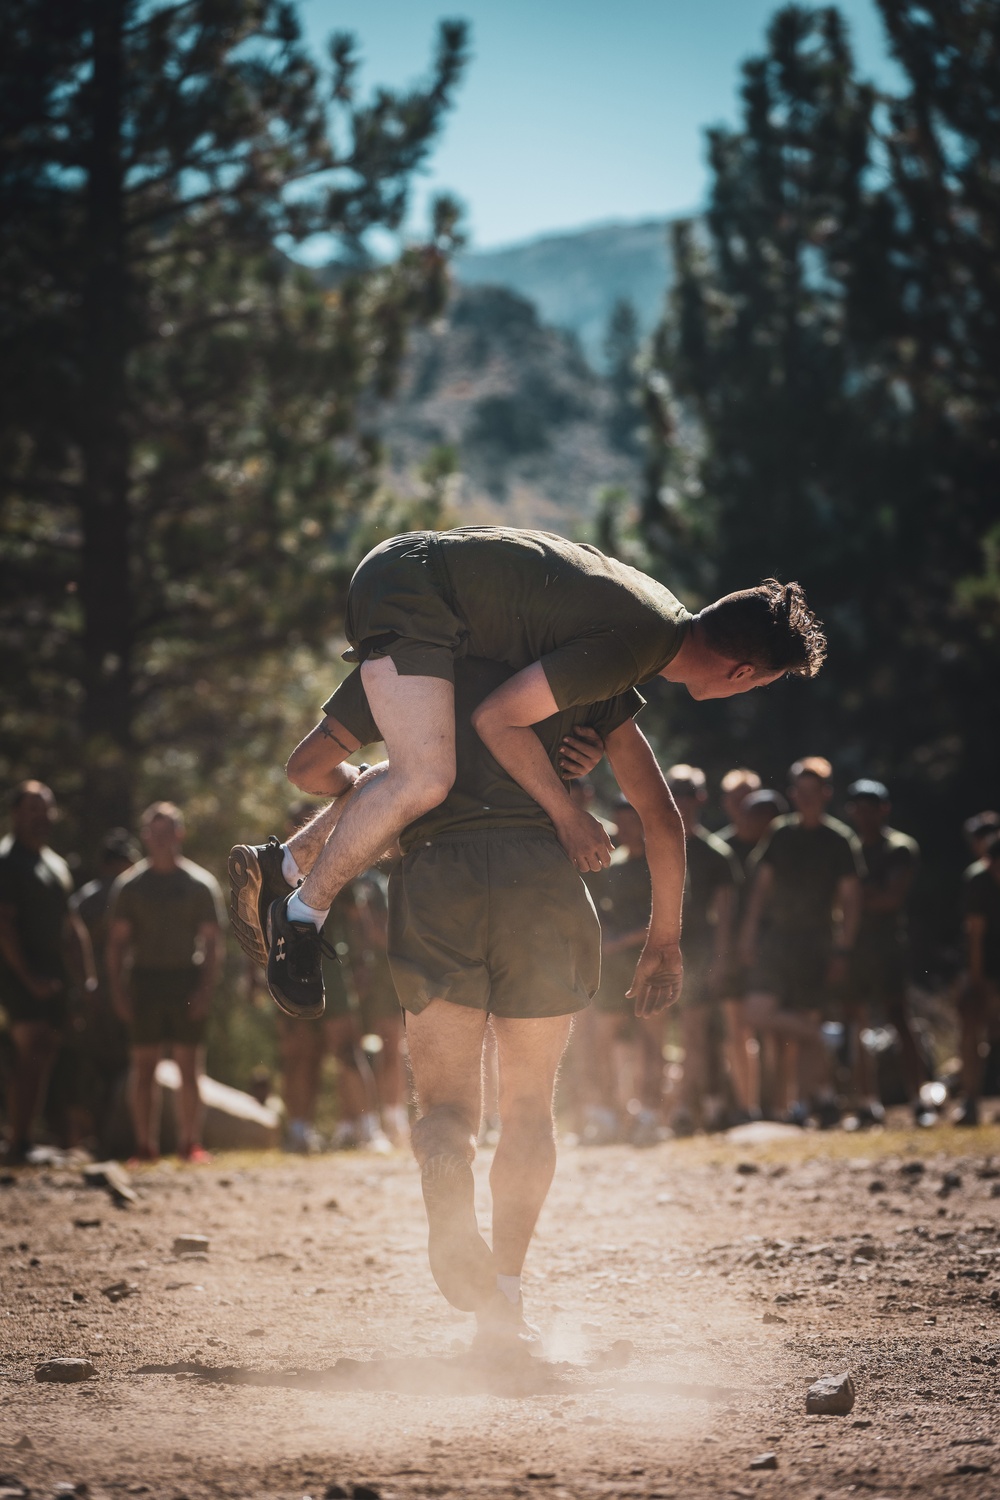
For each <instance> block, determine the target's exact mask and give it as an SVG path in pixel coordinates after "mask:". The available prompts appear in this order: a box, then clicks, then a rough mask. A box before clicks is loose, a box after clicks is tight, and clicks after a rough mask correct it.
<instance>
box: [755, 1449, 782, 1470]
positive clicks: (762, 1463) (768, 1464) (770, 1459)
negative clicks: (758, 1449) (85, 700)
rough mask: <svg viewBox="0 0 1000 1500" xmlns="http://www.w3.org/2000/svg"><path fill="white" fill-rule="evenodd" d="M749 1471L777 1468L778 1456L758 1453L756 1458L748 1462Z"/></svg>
mask: <svg viewBox="0 0 1000 1500" xmlns="http://www.w3.org/2000/svg"><path fill="white" fill-rule="evenodd" d="M750 1467H751V1469H776V1468H777V1467H778V1455H777V1454H776V1453H758V1454H757V1457H756V1458H752V1459H751V1460H750Z"/></svg>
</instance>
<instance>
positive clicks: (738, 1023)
mask: <svg viewBox="0 0 1000 1500" xmlns="http://www.w3.org/2000/svg"><path fill="white" fill-rule="evenodd" d="M722 1013H723V1015H724V1016H725V1020H726V1062H727V1064H728V1066H729V1082H730V1087H731V1088H732V1091H733V1098H734V1099H735V1100H736V1106H737V1108H738V1109H740V1110H742V1111H743V1112H744V1114H749V1113H750V1108H751V1106H750V1099H751V1089H752V1082H751V1061H750V1052H749V1043H750V1028H749V1027H748V1026H747V1023H746V1017H745V1015H744V1012H743V1001H742V1000H723V1002H722ZM758 1091H759V1085H758ZM759 1103H760V1101H759V1099H758V1100H757V1107H758V1108H759Z"/></svg>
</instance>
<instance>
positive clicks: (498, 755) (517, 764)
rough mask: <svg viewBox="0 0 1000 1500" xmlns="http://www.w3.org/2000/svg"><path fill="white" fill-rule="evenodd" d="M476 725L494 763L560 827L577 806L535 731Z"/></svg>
mask: <svg viewBox="0 0 1000 1500" xmlns="http://www.w3.org/2000/svg"><path fill="white" fill-rule="evenodd" d="M473 722H474V723H475V727H476V729H477V731H478V733H479V736H480V738H481V739H482V741H483V743H484V744H485V746H486V748H487V749H488V750H489V752H490V754H491V755H492V756H493V758H494V760H496V761H497V762H499V764H500V765H501V766H502V767H503V768H504V770H505V771H506V772H507V774H508V776H510V777H512V778H513V780H514V781H516V782H517V784H518V786H520V787H523V788H524V790H525V791H526V792H527V793H528V795H529V797H533V798H534V800H535V801H536V802H537V803H538V805H539V806H540V807H541V808H543V809H544V810H545V812H547V813H548V815H549V817H550V818H551V819H552V821H553V823H554V824H555V825H556V827H557V828H558V827H559V825H560V823H561V822H562V821H563V819H564V818H565V817H566V816H567V814H568V813H569V812H570V811H571V809H572V807H573V804H572V802H571V801H570V796H569V792H568V790H567V787H566V783H565V782H564V781H563V780H562V779H561V778H560V776H559V775H558V773H557V772H556V771H555V770H554V768H553V766H552V762H551V761H550V760H549V757H548V755H547V754H546V753H545V750H544V748H543V746H542V742H541V740H540V739H539V738H538V736H537V734H536V733H535V731H534V730H533V729H530V728H527V727H526V726H520V725H512V724H498V723H495V722H485V723H483V724H480V723H478V722H476V721H475V719H474V721H473Z"/></svg>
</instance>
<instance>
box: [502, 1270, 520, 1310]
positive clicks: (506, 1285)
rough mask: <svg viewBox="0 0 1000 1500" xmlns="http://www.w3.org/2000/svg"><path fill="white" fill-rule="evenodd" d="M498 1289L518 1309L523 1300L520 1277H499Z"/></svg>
mask: <svg viewBox="0 0 1000 1500" xmlns="http://www.w3.org/2000/svg"><path fill="white" fill-rule="evenodd" d="M497 1289H498V1291H501V1292H503V1294H504V1296H505V1297H506V1298H507V1301H508V1302H512V1303H513V1304H514V1306H515V1307H516V1306H517V1304H518V1303H519V1302H520V1300H521V1278H520V1276H497Z"/></svg>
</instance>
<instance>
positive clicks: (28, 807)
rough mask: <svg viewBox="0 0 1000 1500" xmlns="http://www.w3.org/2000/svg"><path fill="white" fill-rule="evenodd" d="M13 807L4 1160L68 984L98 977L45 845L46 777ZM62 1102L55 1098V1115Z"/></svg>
mask: <svg viewBox="0 0 1000 1500" xmlns="http://www.w3.org/2000/svg"><path fill="white" fill-rule="evenodd" d="M10 808H11V812H10V822H11V830H10V833H9V834H7V835H6V837H5V838H4V839H3V840H2V841H0V1005H2V1006H3V1008H4V1010H5V1011H6V1012H7V1019H8V1021H9V1022H10V1031H11V1040H12V1041H13V1043H14V1074H13V1077H12V1079H11V1100H10V1121H9V1123H10V1140H9V1142H8V1160H10V1161H14V1162H21V1161H24V1160H25V1158H26V1157H27V1154H28V1151H29V1149H30V1147H31V1132H32V1128H33V1126H34V1123H35V1117H36V1115H37V1113H38V1110H39V1107H40V1106H41V1104H42V1103H43V1101H44V1098H45V1093H46V1087H47V1084H48V1082H49V1077H50V1074H51V1069H52V1065H53V1062H54V1060H55V1057H56V1053H57V1051H58V1048H59V1042H60V1037H61V1036H62V1035H63V1033H64V1031H65V1028H66V1025H67V1020H68V1016H69V998H70V993H69V992H70V987H71V985H72V984H76V985H77V986H78V988H79V989H81V990H83V991H84V992H88V991H89V992H90V993H93V989H94V987H95V985H96V982H97V981H96V978H95V975H94V963H93V955H92V953H91V947H90V940H89V938H88V936H87V929H86V928H85V927H84V925H83V923H82V922H81V921H80V919H79V917H77V916H76V915H75V914H74V913H73V912H72V911H71V909H70V904H69V903H70V894H71V892H72V890H73V877H72V876H71V874H70V871H69V866H68V865H67V864H66V861H65V860H64V859H62V858H61V857H60V856H59V855H58V854H56V853H55V851H54V850H53V849H50V848H49V833H50V830H51V828H52V823H53V821H54V819H55V817H56V800H55V797H54V796H53V795H52V792H51V790H50V789H49V788H48V787H47V786H45V784H44V783H43V782H41V781H23V782H22V783H21V784H20V786H19V787H17V789H16V790H15V792H14V794H13V796H12V798H11V804H10ZM64 1104H65V1101H57V1107H56V1113H57V1114H61V1115H64V1114H65V1113H66V1110H65V1109H64V1108H63V1107H62V1106H63V1105H64ZM60 1144H62V1145H68V1144H69V1142H68V1141H67V1140H63V1141H61V1143H60Z"/></svg>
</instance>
